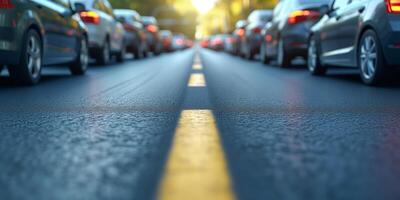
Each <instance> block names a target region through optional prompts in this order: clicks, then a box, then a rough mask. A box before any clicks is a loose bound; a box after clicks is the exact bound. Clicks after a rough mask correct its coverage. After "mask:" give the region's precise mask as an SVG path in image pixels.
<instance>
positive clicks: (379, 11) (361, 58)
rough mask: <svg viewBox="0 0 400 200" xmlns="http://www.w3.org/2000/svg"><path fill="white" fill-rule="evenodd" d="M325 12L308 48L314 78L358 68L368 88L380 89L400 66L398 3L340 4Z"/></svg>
mask: <svg viewBox="0 0 400 200" xmlns="http://www.w3.org/2000/svg"><path fill="white" fill-rule="evenodd" d="M322 10H326V11H324V17H323V18H322V19H321V21H319V22H318V23H317V24H316V25H315V26H314V27H312V33H311V36H310V39H309V45H308V53H309V56H308V68H309V70H310V72H311V73H312V74H314V75H322V74H325V73H326V71H327V69H328V66H330V65H335V66H342V67H349V68H358V69H360V76H361V78H362V80H363V81H364V83H365V84H367V85H376V84H380V83H383V82H384V81H385V80H386V78H387V76H388V75H390V72H391V70H392V69H393V66H400V59H399V55H400V27H399V26H398V25H399V24H400V2H399V1H398V0H387V1H383V0H358V1H347V0H336V1H334V3H333V4H332V6H329V7H328V6H326V7H325V9H322Z"/></svg>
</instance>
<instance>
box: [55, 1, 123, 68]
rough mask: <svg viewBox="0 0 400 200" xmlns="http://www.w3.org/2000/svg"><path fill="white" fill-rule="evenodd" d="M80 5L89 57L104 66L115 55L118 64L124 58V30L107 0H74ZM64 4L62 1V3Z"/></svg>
mask: <svg viewBox="0 0 400 200" xmlns="http://www.w3.org/2000/svg"><path fill="white" fill-rule="evenodd" d="M74 1H75V2H76V3H78V4H80V5H81V6H80V7H81V8H80V10H81V12H80V16H81V18H82V20H83V21H84V22H85V24H86V26H87V27H88V30H89V31H88V32H89V49H90V55H91V57H93V58H95V59H96V61H97V63H99V64H101V65H105V64H107V63H109V62H110V60H111V57H112V56H113V55H115V56H116V57H117V61H118V62H123V60H124V56H125V50H126V49H125V43H124V33H125V31H124V28H123V26H122V24H121V23H120V22H118V21H117V19H116V17H115V15H114V12H113V8H112V7H111V4H110V2H108V0H74ZM63 2H64V1H63Z"/></svg>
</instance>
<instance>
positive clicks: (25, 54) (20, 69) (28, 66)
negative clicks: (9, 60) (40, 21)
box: [8, 29, 43, 85]
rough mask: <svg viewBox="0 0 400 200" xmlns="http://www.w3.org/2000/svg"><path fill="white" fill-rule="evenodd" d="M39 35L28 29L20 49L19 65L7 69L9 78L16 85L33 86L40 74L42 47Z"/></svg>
mask: <svg viewBox="0 0 400 200" xmlns="http://www.w3.org/2000/svg"><path fill="white" fill-rule="evenodd" d="M42 44H43V43H42V39H41V37H40V36H39V33H38V32H37V31H36V30H34V29H29V30H28V31H27V32H26V35H25V37H24V42H23V44H22V48H21V56H20V63H19V64H18V65H11V66H9V67H8V70H9V72H10V76H11V78H12V79H13V80H14V81H16V82H17V83H18V84H22V85H35V84H37V83H38V82H39V80H40V78H41V73H42V65H43V63H42V59H43V46H42Z"/></svg>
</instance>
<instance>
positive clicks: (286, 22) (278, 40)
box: [261, 0, 331, 67]
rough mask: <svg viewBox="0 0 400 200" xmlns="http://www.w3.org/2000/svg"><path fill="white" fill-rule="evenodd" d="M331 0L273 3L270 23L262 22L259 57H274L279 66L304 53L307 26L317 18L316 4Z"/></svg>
mask: <svg viewBox="0 0 400 200" xmlns="http://www.w3.org/2000/svg"><path fill="white" fill-rule="evenodd" d="M330 1H331V0H319V1H315V0H282V1H280V2H279V4H278V5H277V6H276V7H275V9H274V12H273V19H272V22H271V23H268V24H267V25H266V26H265V29H264V30H263V31H262V32H263V34H262V35H263V38H264V40H263V45H262V46H261V60H262V61H263V62H264V63H269V62H270V61H271V59H276V60H277V64H278V65H279V66H280V67H288V66H290V65H291V63H292V60H293V59H294V58H296V57H304V58H305V57H307V43H308V37H309V34H310V29H311V27H312V26H313V25H314V24H315V23H316V22H318V20H319V19H320V18H321V15H320V12H319V8H320V7H321V6H322V5H328V4H329V2H330Z"/></svg>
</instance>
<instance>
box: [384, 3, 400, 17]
mask: <svg viewBox="0 0 400 200" xmlns="http://www.w3.org/2000/svg"><path fill="white" fill-rule="evenodd" d="M385 1H386V8H387V11H388V12H389V13H396V14H399V13H400V0H385Z"/></svg>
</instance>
